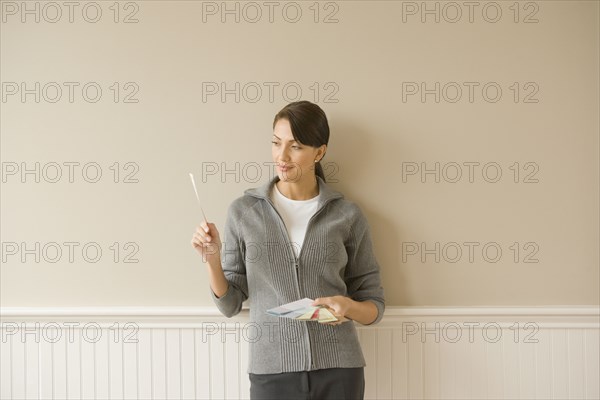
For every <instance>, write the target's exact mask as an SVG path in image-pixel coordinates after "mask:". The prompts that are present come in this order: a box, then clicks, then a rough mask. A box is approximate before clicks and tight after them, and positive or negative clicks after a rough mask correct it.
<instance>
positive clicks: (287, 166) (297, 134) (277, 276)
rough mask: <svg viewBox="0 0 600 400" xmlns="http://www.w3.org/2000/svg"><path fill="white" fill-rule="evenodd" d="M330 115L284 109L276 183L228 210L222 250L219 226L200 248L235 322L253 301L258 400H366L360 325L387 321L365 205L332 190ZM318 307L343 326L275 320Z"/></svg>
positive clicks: (201, 231) (207, 231) (252, 369)
mask: <svg viewBox="0 0 600 400" xmlns="http://www.w3.org/2000/svg"><path fill="white" fill-rule="evenodd" d="M328 141H329V125H328V122H327V117H326V116H325V113H324V112H323V110H322V109H321V108H320V107H319V106H318V105H316V104H313V103H311V102H308V101H298V102H294V103H290V104H288V105H287V106H285V107H284V108H283V109H282V110H281V111H279V113H277V115H276V116H275V119H274V121H273V141H272V143H273V144H272V155H273V161H274V162H275V163H276V165H277V176H274V177H273V179H271V180H270V181H269V182H268V183H266V184H265V185H263V186H261V187H258V188H252V189H247V190H246V191H245V192H244V195H243V196H241V197H239V198H237V199H236V200H234V201H233V202H232V204H231V205H230V206H229V209H228V213H227V220H226V223H225V229H224V238H225V240H224V241H223V242H221V239H220V235H219V231H218V230H217V227H216V226H215V224H213V223H208V224H204V223H202V224H201V226H200V227H198V228H197V229H196V232H195V233H194V235H193V238H192V246H193V247H194V248H195V249H196V250H197V251H198V253H199V254H200V255H201V256H202V258H203V260H204V261H205V263H206V264H207V265H208V275H209V280H210V289H211V290H210V293H211V296H212V298H213V300H214V302H215V304H216V306H217V307H218V308H219V310H220V311H221V312H222V313H223V314H224V315H225V316H227V317H232V316H234V315H236V314H238V313H239V312H240V310H241V308H242V302H243V301H245V300H246V299H250V321H251V327H253V328H254V329H252V331H253V332H256V334H253V335H252V336H253V337H249V338H246V339H247V340H248V341H249V362H248V370H247V372H248V373H249V378H250V395H251V398H253V399H258V398H273V399H288V398H297V399H307V398H311V399H362V398H363V396H364V366H365V365H366V363H365V359H364V356H363V353H362V350H361V347H360V343H359V341H358V336H357V332H356V328H355V326H354V323H353V322H351V321H348V320H354V321H357V322H359V323H360V324H363V325H370V324H374V323H377V322H379V321H380V320H381V318H382V317H383V311H384V309H385V300H384V293H383V288H382V287H381V281H380V275H379V265H378V263H377V260H376V259H375V256H374V255H373V250H372V245H371V237H370V231H369V226H368V223H367V220H366V218H365V217H364V215H363V214H362V212H361V210H360V209H359V207H358V206H357V205H355V204H354V203H352V202H351V201H349V200H347V199H345V198H344V196H343V195H342V194H341V193H340V192H338V191H335V190H334V189H332V188H331V187H330V186H329V185H327V184H326V183H325V176H324V174H323V168H322V167H321V164H320V161H321V160H322V159H323V157H324V155H325V152H326V150H327V143H328ZM303 298H311V299H315V301H314V303H313V305H323V306H326V307H328V308H329V309H330V310H331V312H332V313H333V314H334V315H335V316H336V317H338V321H337V322H331V323H318V322H314V321H298V320H294V319H289V318H280V317H275V316H272V315H270V314H267V313H266V310H268V309H270V308H274V307H277V306H280V305H283V304H286V303H289V302H292V301H296V300H300V299H303Z"/></svg>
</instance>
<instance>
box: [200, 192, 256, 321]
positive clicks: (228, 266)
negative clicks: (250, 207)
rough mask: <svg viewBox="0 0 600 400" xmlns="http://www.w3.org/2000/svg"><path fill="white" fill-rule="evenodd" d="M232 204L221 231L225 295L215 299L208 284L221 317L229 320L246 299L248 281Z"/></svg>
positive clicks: (242, 246)
mask: <svg viewBox="0 0 600 400" xmlns="http://www.w3.org/2000/svg"><path fill="white" fill-rule="evenodd" d="M235 205H236V202H234V203H232V204H231V205H230V206H229V209H228V210H227V219H226V222H225V228H224V231H223V236H224V237H223V239H224V240H222V241H221V242H222V245H223V246H222V248H221V265H222V268H223V273H224V274H225V278H226V279H227V281H228V282H229V287H228V288H227V291H226V292H225V294H224V295H223V296H221V297H217V295H215V293H214V292H213V291H212V288H211V287H210V284H209V292H210V295H211V297H212V299H213V301H214V303H215V305H216V306H217V308H218V309H219V311H221V313H222V314H223V315H225V316H226V317H228V318H230V317H233V316H234V315H236V314H238V313H239V312H240V311H241V310H242V303H243V302H244V301H245V300H246V299H248V280H247V277H246V265H245V261H244V260H245V257H244V253H245V247H244V241H243V239H242V238H241V237H240V233H239V226H238V221H239V216H238V215H236V214H239V212H236V210H238V208H237V207H235Z"/></svg>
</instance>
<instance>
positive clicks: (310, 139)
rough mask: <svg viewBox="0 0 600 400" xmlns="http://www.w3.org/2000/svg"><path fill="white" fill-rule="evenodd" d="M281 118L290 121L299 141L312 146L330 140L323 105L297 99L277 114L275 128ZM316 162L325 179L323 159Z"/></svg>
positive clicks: (293, 133)
mask: <svg viewBox="0 0 600 400" xmlns="http://www.w3.org/2000/svg"><path fill="white" fill-rule="evenodd" d="M280 119H287V120H288V121H289V123H290V128H291V130H292V135H293V136H294V139H295V140H296V141H297V142H300V143H302V144H304V145H306V146H312V147H320V146H322V145H324V144H325V145H326V144H327V143H328V142H329V124H328V123H327V116H326V115H325V112H324V111H323V110H322V109H321V107H319V106H318V105H316V104H314V103H311V102H310V101H306V100H301V101H295V102H293V103H290V104H288V105H287V106H285V107H283V108H282V109H281V110H280V111H279V112H278V113H277V115H275V119H274V120H273V129H275V125H276V124H277V121H279V120H280ZM315 164H316V165H315V174H316V175H317V176H320V177H321V178H322V179H323V181H325V174H324V173H323V167H322V166H321V161H320V160H319V162H318V163H315Z"/></svg>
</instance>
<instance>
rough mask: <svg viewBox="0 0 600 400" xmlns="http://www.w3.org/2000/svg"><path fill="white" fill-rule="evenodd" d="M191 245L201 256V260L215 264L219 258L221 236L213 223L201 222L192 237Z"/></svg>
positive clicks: (218, 261)
mask: <svg viewBox="0 0 600 400" xmlns="http://www.w3.org/2000/svg"><path fill="white" fill-rule="evenodd" d="M192 247H193V248H194V249H196V251H197V252H198V254H200V256H202V261H204V262H205V263H208V264H211V265H215V264H218V263H220V260H221V237H220V236H219V231H218V230H217V227H216V225H215V224H212V223H210V222H207V223H205V222H202V223H201V224H200V226H197V227H196V232H194V235H193V237H192Z"/></svg>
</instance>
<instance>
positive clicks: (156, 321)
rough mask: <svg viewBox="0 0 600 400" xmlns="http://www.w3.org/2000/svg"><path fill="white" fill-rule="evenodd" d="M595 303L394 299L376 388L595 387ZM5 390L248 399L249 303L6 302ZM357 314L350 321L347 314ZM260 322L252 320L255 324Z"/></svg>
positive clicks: (5, 395) (431, 394) (436, 392)
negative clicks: (405, 302) (432, 303)
mask: <svg viewBox="0 0 600 400" xmlns="http://www.w3.org/2000/svg"><path fill="white" fill-rule="evenodd" d="M599 312H600V311H599V308H598V307H587V306H583V307H572V306H570V307H468V308H454V307H444V308H429V307H388V308H387V309H386V312H385V316H384V318H383V320H382V321H381V322H380V323H379V324H377V325H375V326H362V325H360V324H358V323H357V327H358V331H359V335H360V340H361V343H362V348H363V351H364V354H365V358H366V360H367V367H366V368H365V375H366V376H365V377H366V398H369V399H598V398H600V389H599V376H600V370H599V364H600V359H599V353H600V348H599V342H600V329H599V328H600V319H599ZM0 318H1V326H2V330H1V333H2V340H1V341H0V398H1V399H241V398H244V399H247V398H249V381H248V375H247V374H246V365H247V354H248V353H247V351H248V346H247V344H248V340H249V338H251V337H255V335H256V332H257V330H256V329H255V327H254V328H253V325H252V324H251V323H250V322H249V320H248V313H247V310H243V311H242V312H241V313H240V314H239V315H238V316H236V317H234V318H231V319H228V318H225V317H223V316H222V315H221V314H219V313H218V311H217V310H216V309H214V308H177V307H175V308H121V307H116V308H101V309H100V308H48V309H46V308H35V309H33V308H2V309H0ZM350 323H353V322H350ZM252 329H254V330H252Z"/></svg>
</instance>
